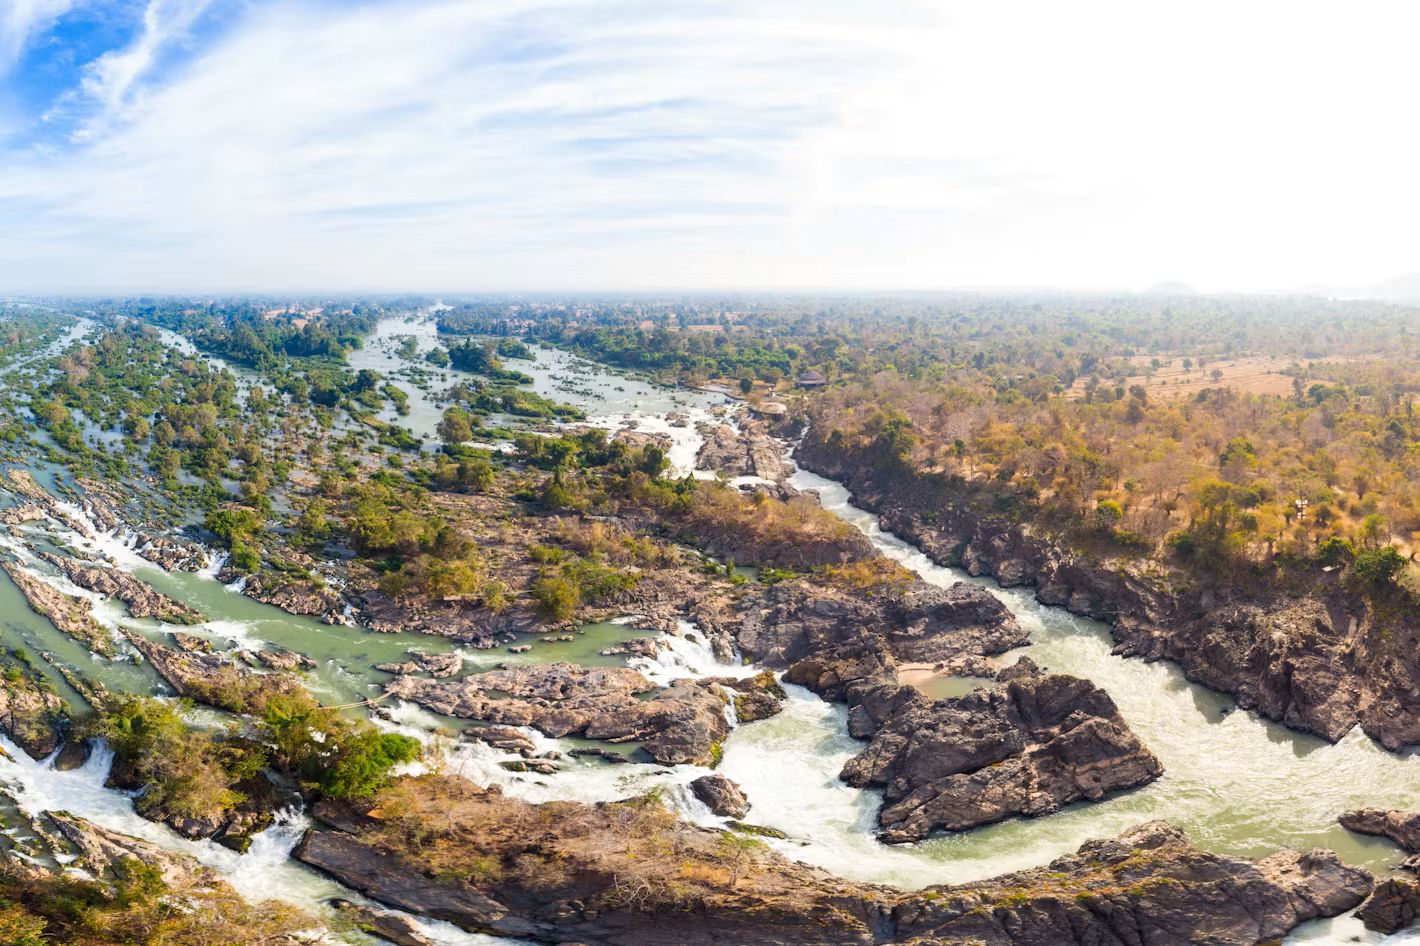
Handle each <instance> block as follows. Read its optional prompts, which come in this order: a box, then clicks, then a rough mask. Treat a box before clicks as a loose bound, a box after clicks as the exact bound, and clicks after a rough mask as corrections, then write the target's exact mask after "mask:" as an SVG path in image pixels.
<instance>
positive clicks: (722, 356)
mask: <svg viewBox="0 0 1420 946" xmlns="http://www.w3.org/2000/svg"><path fill="white" fill-rule="evenodd" d="M441 326H442V327H443V328H444V329H446V330H448V331H455V330H471V331H478V332H483V333H499V332H504V333H515V334H522V335H525V336H527V337H531V338H537V339H539V340H543V341H546V342H548V343H550V344H555V345H560V346H563V347H567V348H569V349H571V350H573V351H577V352H579V353H582V354H584V355H586V356H588V357H592V358H596V359H599V360H603V361H607V362H609V363H612V364H616V365H621V366H625V367H631V368H639V369H643V370H647V371H650V372H653V373H655V374H657V375H659V376H661V377H675V378H678V379H680V380H683V381H687V382H690V383H697V384H698V383H704V382H706V381H710V380H720V381H722V382H732V381H735V380H739V381H740V390H742V391H744V392H745V393H751V392H753V395H754V396H769V395H770V394H772V393H773V392H774V391H775V390H776V389H777V391H778V392H779V393H780V394H781V395H782V394H786V393H788V392H789V390H790V389H791V388H792V386H793V384H794V381H795V380H796V379H797V378H798V377H799V376H800V375H801V373H802V372H804V371H807V370H813V371H816V372H819V373H821V374H822V375H824V376H826V377H827V378H828V379H830V381H831V382H832V383H831V384H830V386H829V387H828V389H827V390H826V391H823V392H821V393H819V392H815V393H814V394H813V395H812V396H811V400H812V412H813V416H814V417H815V419H816V420H817V421H818V422H822V423H827V424H831V425H833V426H834V427H835V428H837V430H838V431H839V433H838V436H840V437H843V438H846V439H845V443H871V444H873V445H874V447H875V449H877V450H879V451H881V452H882V453H883V455H885V456H889V457H891V458H893V460H894V462H897V463H900V464H901V465H902V466H903V467H904V468H905V469H910V470H912V471H916V472H920V473H924V474H930V473H940V474H943V475H945V476H947V477H949V478H955V479H957V480H958V481H960V482H963V483H968V484H975V486H976V487H986V488H988V489H989V490H990V491H993V492H995V493H997V494H999V496H1000V497H1001V501H1002V502H1003V503H1005V504H1007V506H1010V507H1014V508H1016V509H1017V512H1018V514H1021V515H1028V516H1032V517H1037V518H1040V519H1041V520H1042V521H1044V522H1049V523H1051V524H1052V525H1054V526H1057V527H1062V528H1064V529H1066V530H1067V531H1068V532H1069V533H1070V534H1072V535H1073V536H1075V537H1076V538H1077V539H1079V540H1080V541H1090V542H1097V541H1098V540H1100V539H1101V538H1103V539H1106V540H1108V541H1109V543H1110V544H1111V545H1112V546H1113V547H1114V549H1115V550H1116V551H1118V552H1120V553H1123V554H1133V555H1142V556H1155V555H1157V556H1174V557H1177V558H1178V559H1184V560H1194V561H1197V562H1200V563H1203V564H1206V565H1210V566H1224V567H1225V566H1226V565H1227V564H1228V563H1237V562H1245V563H1250V564H1267V563H1271V562H1273V561H1274V560H1276V559H1278V558H1279V557H1283V558H1287V559H1292V560H1322V561H1326V562H1329V563H1330V562H1338V561H1342V560H1346V561H1350V560H1352V559H1356V558H1358V557H1359V561H1360V565H1361V568H1360V571H1361V572H1362V573H1364V574H1367V575H1379V576H1380V577H1381V579H1382V580H1387V581H1388V580H1389V579H1391V578H1395V579H1398V580H1400V581H1402V582H1410V583H1413V582H1414V581H1415V572H1414V569H1413V568H1411V567H1409V565H1408V563H1409V562H1411V561H1413V560H1414V558H1415V554H1416V550H1417V547H1420V418H1417V417H1416V413H1415V405H1414V401H1415V397H1416V392H1417V391H1420V310H1416V309H1413V308H1409V307H1404V306H1397V305H1390V304H1382V303H1372V302H1364V301H1336V300H1324V299H1318V298H1305V297H1299V298H1283V297H1276V298H1274V297H1194V296H1174V297H1153V296H1128V295H1124V296H1115V297H1073V296H1039V297H1030V296H1018V297H988V296H926V295H924V296H900V297H893V298H884V299H877V300H862V299H859V300H852V299H821V300H820V299H811V298H802V299H798V300H763V299H761V300H749V299H739V298H726V299H696V300H667V301H653V300H650V299H647V300H643V301H640V302H626V301H623V302H620V303H605V304H597V303H593V302H586V301H582V302H557V301H552V300H543V301H517V302H511V301H510V302H502V303H499V304H493V303H487V302H485V303H479V304H469V305H467V306H465V307H462V308H456V309H454V310H453V311H450V312H447V313H445V314H444V315H443V317H442V320H441Z"/></svg>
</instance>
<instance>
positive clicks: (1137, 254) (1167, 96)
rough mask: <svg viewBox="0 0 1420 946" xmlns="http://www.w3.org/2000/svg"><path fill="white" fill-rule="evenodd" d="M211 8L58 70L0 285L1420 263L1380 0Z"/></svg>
mask: <svg viewBox="0 0 1420 946" xmlns="http://www.w3.org/2000/svg"><path fill="white" fill-rule="evenodd" d="M220 6H223V7H225V8H227V9H233V7H232V5H230V4H226V5H220ZM218 7H219V4H216V3H212V2H209V0H149V2H148V3H147V5H146V7H144V8H143V10H144V17H143V23H142V24H141V27H140V28H138V29H135V30H134V31H132V34H131V35H130V36H129V37H128V38H126V39H125V40H124V42H123V43H122V44H120V45H119V46H117V47H116V48H114V49H112V50H110V51H108V52H107V54H105V55H104V56H102V57H101V58H98V59H97V60H96V61H95V62H93V63H92V64H91V65H89V66H88V67H87V70H86V71H84V72H83V75H84V76H85V79H84V84H83V85H81V86H77V87H76V88H75V89H74V90H72V91H71V94H72V95H76V96H78V95H81V96H83V97H84V99H85V101H86V102H87V103H89V105H90V108H91V111H90V112H89V113H86V114H85V115H84V120H83V121H82V122H80V123H79V125H80V127H81V128H83V129H86V130H87V132H88V134H87V136H86V137H83V138H82V140H80V141H78V142H74V143H69V144H67V145H64V146H59V147H56V146H54V145H52V144H51V143H47V144H46V147H45V148H44V149H43V150H33V149H32V150H27V151H18V150H14V149H12V150H10V151H9V152H8V153H5V152H0V284H5V283H8V284H9V285H10V286H15V287H21V288H23V287H50V288H64V287H69V288H78V289H83V288H98V287H146V288H192V287H202V286H210V287H217V288H221V287H244V286H247V287H265V286H270V287H351V288H366V287H369V288H430V289H457V288H468V289H477V288H512V287H534V288H536V287H563V286H607V287H612V286H670V285H682V286H716V285H720V286H725V285H730V286H735V285H738V286H746V285H747V286H755V285H801V286H805V285H842V286H879V287H881V286H892V285H907V286H926V285H952V284H957V285H960V284H1005V283H1035V284H1041V283H1051V284H1057V285H1081V284H1102V283H1113V284H1120V283H1123V284H1134V285H1144V284H1148V283H1151V282H1154V281H1157V280H1159V279H1163V278H1183V279H1189V280H1192V281H1195V282H1197V283H1199V284H1201V285H1203V286H1205V287H1208V286H1217V287H1227V288H1232V287H1236V288H1250V287H1259V286H1269V285H1288V284H1295V283H1298V282H1303V281H1309V280H1312V279H1330V280H1332V281H1338V282H1344V281H1350V280H1355V279H1368V278H1380V277H1383V276H1385V275H1388V274H1389V273H1391V272H1398V271H1405V270H1409V269H1412V268H1414V265H1415V264H1414V261H1413V259H1410V257H1408V256H1407V254H1410V253H1411V252H1412V251H1411V250H1410V241H1409V238H1408V234H1409V228H1410V221H1411V220H1413V219H1414V218H1415V217H1416V216H1417V215H1420V189H1416V188H1414V187H1413V186H1412V185H1411V183H1410V180H1411V176H1412V172H1411V169H1410V164H1411V157H1410V156H1411V155H1413V154H1414V153H1415V151H1416V145H1417V144H1420V132H1417V131H1416V130H1414V129H1413V128H1412V126H1411V123H1408V122H1406V121H1405V120H1404V116H1405V115H1406V114H1408V108H1409V106H1408V102H1407V101H1406V98H1405V96H1406V94H1407V92H1406V90H1408V89H1409V88H1410V85H1411V84H1410V82H1409V75H1408V72H1407V70H1408V66H1407V65H1406V63H1408V62H1409V54H1408V50H1407V49H1406V47H1405V43H1406V42H1407V37H1409V36H1413V35H1414V34H1415V30H1414V27H1415V26H1420V22H1416V21H1417V19H1420V11H1416V10H1413V9H1412V8H1411V7H1410V6H1409V5H1407V4H1404V3H1401V2H1395V3H1385V2H1378V3H1376V4H1372V5H1367V6H1366V7H1365V8H1364V10H1360V11H1353V12H1351V13H1349V14H1348V17H1347V18H1346V20H1345V21H1344V22H1341V21H1339V20H1338V19H1337V18H1336V17H1334V16H1332V15H1331V14H1330V13H1328V12H1327V8H1326V7H1325V6H1324V5H1321V4H1311V3H1303V4H1297V3H1295V2H1284V0H1259V3H1257V4H1250V5H1247V6H1246V7H1245V8H1238V7H1237V6H1236V5H1230V4H1226V3H1223V2H1222V0H1203V2H1201V3H1200V4H1196V5H1194V6H1193V7H1190V8H1189V9H1188V11H1187V12H1186V14H1185V13H1184V12H1180V11H1172V12H1169V11H1164V10H1161V9H1155V8H1152V7H1147V5H1143V6H1141V5H1136V4H1132V3H1127V2H1124V0H1088V2H1086V3H1084V4H1081V5H1075V4H1072V5H1068V6H1067V5H1060V4H1055V3H1052V2H1046V0H1023V2H1021V3H1011V4H978V3H969V2H956V0H883V2H879V3H873V4H864V3H861V2H849V0H779V2H775V3H763V2H750V0H677V2H675V3H664V2H652V0H503V2H499V3H485V2H482V0H478V2H474V0H400V2H369V0H367V2H361V3H347V2H337V0H329V2H309V3H307V2H298V3H278V2H272V0H267V2H261V0H254V2H252V4H251V5H250V6H248V7H244V8H240V9H241V10H243V11H244V12H241V13H240V15H235V14H234V15H233V18H232V19H231V20H230V21H229V22H227V23H225V24H224V26H223V31H222V32H221V33H220V35H209V34H210V30H209V32H208V33H202V24H203V23H204V22H207V21H209V20H210V18H211V17H213V15H214V14H215V13H217V12H218ZM35 22H38V21H35ZM1225 27H1226V28H1225ZM27 29H31V30H33V29H42V27H33V26H32V27H27ZM199 33H202V38H201V41H200V42H194V41H193V40H192V39H191V37H193V36H194V35H196V34H199ZM1407 259H1410V262H1408V263H1407V262H1406V260H1407Z"/></svg>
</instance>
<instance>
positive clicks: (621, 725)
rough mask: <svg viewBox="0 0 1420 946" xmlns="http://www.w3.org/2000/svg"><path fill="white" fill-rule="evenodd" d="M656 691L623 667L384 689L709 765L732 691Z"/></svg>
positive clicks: (530, 669)
mask: <svg viewBox="0 0 1420 946" xmlns="http://www.w3.org/2000/svg"><path fill="white" fill-rule="evenodd" d="M655 689H656V687H655V686H654V685H653V684H652V683H651V682H650V681H649V680H647V679H646V678H645V677H643V676H642V675H641V674H639V673H637V672H636V671H635V670H631V669H628V668H626V667H581V666H578V665H576V664H569V663H556V664H536V665H527V666H521V667H508V668H505V669H503V670H491V671H488V672H486V673H477V674H471V675H469V676H467V677H463V678H462V679H460V680H432V679H429V678H425V677H411V676H401V677H397V678H396V679H394V680H392V681H391V682H390V683H388V684H386V686H385V690H386V691H387V692H389V693H391V694H393V695H395V696H398V697H401V698H402V699H406V700H410V701H411V702H414V703H418V704H419V705H421V706H423V707H425V708H426V709H430V710H433V711H434V712H436V713H442V714H444V715H445V716H455V717H458V718H460V719H477V720H481V721H483V722H488V723H497V724H499V725H504V726H531V727H533V728H534V729H536V730H538V731H539V732H541V733H543V734H544V735H548V736H553V737H561V736H572V735H581V736H585V737H587V738H588V739H603V740H607V741H609V742H629V741H632V740H639V741H641V743H642V747H643V748H644V749H645V751H646V752H647V754H649V755H650V756H651V758H652V759H654V760H655V761H657V762H660V763H662V764H663V765H679V764H683V763H692V764H697V765H713V764H714V763H715V762H717V761H718V758H719V753H720V744H721V743H722V742H723V741H724V738H725V736H726V735H728V734H729V723H728V721H727V720H726V718H725V703H726V702H727V701H728V699H729V694H727V693H726V692H725V690H724V689H723V688H722V687H721V686H720V685H719V684H718V683H715V682H713V681H709V680H677V681H675V682H674V683H672V684H671V685H670V686H669V687H666V688H665V689H662V690H660V691H659V692H657V693H656V694H655V695H654V696H652V697H651V698H650V699H641V698H640V697H639V696H638V694H645V693H648V692H651V691H653V690H655Z"/></svg>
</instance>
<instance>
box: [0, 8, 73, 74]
mask: <svg viewBox="0 0 1420 946" xmlns="http://www.w3.org/2000/svg"><path fill="white" fill-rule="evenodd" d="M73 6H74V0H0V74H3V73H4V72H5V71H6V70H7V69H9V68H10V66H11V65H12V64H13V63H14V61H15V60H16V59H17V58H19V55H20V53H21V52H22V51H23V50H24V48H25V45H26V44H27V43H28V42H29V40H30V38H31V37H33V36H35V35H36V34H38V33H40V32H42V31H44V30H45V29H47V28H48V27H49V25H50V24H51V23H53V22H54V21H55V20H56V19H58V18H59V17H60V16H62V15H64V14H65V13H66V12H68V11H69V10H70V9H71V8H72V7H73Z"/></svg>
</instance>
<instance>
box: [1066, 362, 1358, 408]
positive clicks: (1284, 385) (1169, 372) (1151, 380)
mask: <svg viewBox="0 0 1420 946" xmlns="http://www.w3.org/2000/svg"><path fill="white" fill-rule="evenodd" d="M1184 357H1185V356H1182V355H1173V356H1169V357H1166V358H1165V357H1161V358H1160V359H1159V360H1160V361H1162V362H1164V364H1163V365H1162V367H1160V368H1159V369H1158V370H1156V371H1154V372H1152V373H1148V371H1147V369H1148V367H1149V365H1150V362H1151V360H1152V359H1151V358H1150V357H1144V356H1136V357H1134V358H1131V359H1130V363H1131V365H1133V366H1135V367H1137V368H1138V370H1139V373H1138V374H1134V375H1130V376H1129V377H1128V378H1126V379H1125V380H1124V381H1123V382H1122V383H1123V385H1124V387H1125V388H1126V389H1128V388H1130V387H1133V386H1134V385H1140V386H1142V387H1143V388H1144V390H1145V391H1147V392H1148V395H1149V397H1150V398H1151V399H1157V400H1176V399H1178V398H1187V397H1193V396H1194V395H1195V394H1197V393H1198V392H1199V391H1201V390H1203V389H1204V388H1228V389H1229V390H1232V391H1237V392H1239V393H1245V394H1274V395H1287V394H1291V393H1292V376H1291V375H1289V374H1283V371H1284V370H1285V369H1287V368H1288V367H1290V366H1292V365H1294V364H1296V362H1295V361H1293V360H1292V359H1290V358H1278V357H1270V356H1254V357H1249V358H1233V359H1228V360H1219V361H1206V360H1205V364H1204V365H1203V367H1201V368H1200V367H1198V365H1197V364H1196V363H1195V364H1194V365H1193V366H1192V368H1191V369H1189V370H1184V367H1183V360H1184ZM1341 360H1343V359H1337V358H1326V359H1320V360H1319V362H1318V363H1320V362H1339V361H1341ZM1214 372H1217V373H1218V377H1216V378H1215V377H1214ZM1085 382H1086V379H1085V378H1079V379H1077V380H1076V381H1075V383H1074V384H1073V385H1071V386H1070V388H1069V389H1068V390H1067V391H1066V392H1065V397H1067V398H1070V399H1076V398H1082V397H1084V396H1085ZM1119 383H1121V382H1110V381H1108V380H1106V381H1102V382H1101V387H1113V386H1114V385H1115V384H1119Z"/></svg>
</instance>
